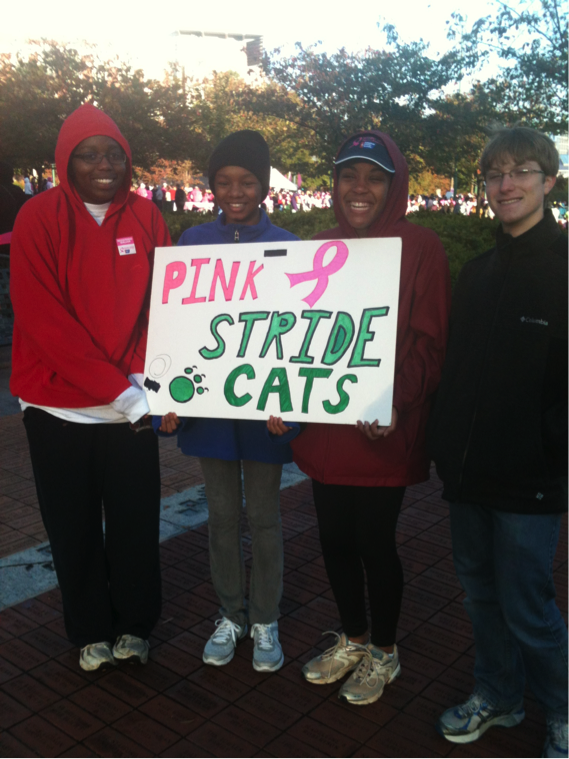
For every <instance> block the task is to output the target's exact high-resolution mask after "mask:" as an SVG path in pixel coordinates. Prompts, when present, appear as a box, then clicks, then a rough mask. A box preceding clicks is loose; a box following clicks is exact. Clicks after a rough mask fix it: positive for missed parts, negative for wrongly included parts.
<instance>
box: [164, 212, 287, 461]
mask: <svg viewBox="0 0 569 759" xmlns="http://www.w3.org/2000/svg"><path fill="white" fill-rule="evenodd" d="M224 221H225V214H223V213H222V214H220V215H219V216H218V217H217V219H216V220H215V221H212V222H210V223H209V224H200V225H199V226H197V227H190V229H186V231H185V232H184V233H183V234H182V236H181V237H180V240H179V241H178V245H219V244H220V243H232V244H234V243H237V242H279V241H281V240H298V239H299V238H298V237H297V236H296V235H293V234H292V233H291V232H288V231H287V230H286V229H280V227H275V226H274V225H273V224H271V222H270V220H269V217H268V216H267V214H266V213H265V212H264V211H263V210H261V220H260V222H259V223H258V224H255V225H253V226H249V225H243V224H224ZM181 422H182V423H181V425H180V427H178V430H177V435H178V447H179V448H181V450H182V453H185V454H186V455H188V456H202V457H206V458H213V459H223V460H224V461H237V460H242V459H246V460H247V461H262V462H264V463H266V464H287V463H289V462H291V461H292V451H291V449H290V446H289V445H288V441H289V440H292V438H294V437H295V436H296V434H298V425H294V426H293V429H292V430H291V431H290V432H289V433H287V434H286V435H283V436H282V437H279V438H274V437H273V436H272V435H270V434H269V432H268V430H267V423H266V422H265V421H258V420H252V419H207V418H201V417H195V418H185V419H181ZM160 423H161V417H159V416H155V417H154V418H153V425H154V429H155V430H156V431H157V430H158V427H159V426H160ZM158 434H159V435H162V434H164V433H161V432H159V433H158Z"/></svg>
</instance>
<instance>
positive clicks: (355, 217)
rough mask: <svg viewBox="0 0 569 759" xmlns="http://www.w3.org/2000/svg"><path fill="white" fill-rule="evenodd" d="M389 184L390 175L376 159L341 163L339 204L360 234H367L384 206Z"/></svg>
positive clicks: (349, 221) (351, 224) (361, 235)
mask: <svg viewBox="0 0 569 759" xmlns="http://www.w3.org/2000/svg"><path fill="white" fill-rule="evenodd" d="M390 184H391V175H390V174H388V173H387V172H386V171H383V169H381V168H380V167H379V166H378V165H377V164H376V163H370V162H368V161H357V162H354V163H350V164H348V165H347V166H341V167H340V175H339V177H338V197H339V199H340V206H341V208H342V211H343V213H344V216H345V217H346V220H347V222H348V224H350V226H352V227H353V228H354V229H355V230H356V232H357V234H358V236H359V237H367V236H368V234H369V228H370V227H371V225H372V224H373V222H374V221H375V220H376V219H377V218H378V217H379V215H380V214H381V212H382V211H383V209H384V208H385V204H386V203H387V195H388V193H389V185H390Z"/></svg>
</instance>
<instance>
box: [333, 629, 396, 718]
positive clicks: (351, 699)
mask: <svg viewBox="0 0 569 759" xmlns="http://www.w3.org/2000/svg"><path fill="white" fill-rule="evenodd" d="M400 674H401V665H400V664H399V653H398V651H397V646H394V647H393V653H392V654H388V653H387V652H385V651H383V650H382V649H381V648H378V647H377V646H374V645H373V644H371V643H368V645H367V646H366V654H365V656H364V657H363V658H362V660H361V661H360V663H359V664H358V666H357V668H356V669H355V670H354V672H353V673H352V675H351V676H350V677H349V678H348V680H346V682H345V683H344V684H343V685H342V687H341V688H340V692H339V693H338V698H339V699H340V700H341V701H344V702H345V703H347V704H354V705H355V706H365V705H366V704H373V703H374V702H375V701H377V699H378V698H380V697H381V694H382V693H383V689H384V688H385V686H386V685H388V684H389V683H391V682H393V680H395V678H396V677H399V675H400Z"/></svg>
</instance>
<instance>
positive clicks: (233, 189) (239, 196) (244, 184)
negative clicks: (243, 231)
mask: <svg viewBox="0 0 569 759" xmlns="http://www.w3.org/2000/svg"><path fill="white" fill-rule="evenodd" d="M262 195H263V191H262V188H261V183H260V182H259V180H258V179H257V177H256V176H255V175H254V174H251V172H250V171H247V169H244V168H242V167H241V166H223V168H221V169H219V171H218V172H217V173H216V175H215V198H216V200H217V202H218V204H219V207H220V208H221V210H222V211H223V213H224V214H225V221H226V223H227V224H246V225H248V226H250V225H253V224H258V223H259V221H260V218H261V211H260V209H259V206H260V205H261V202H262V201H263V197H262Z"/></svg>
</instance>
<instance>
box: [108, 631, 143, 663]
mask: <svg viewBox="0 0 569 759" xmlns="http://www.w3.org/2000/svg"><path fill="white" fill-rule="evenodd" d="M149 650H150V644H149V643H148V641H147V640H144V638H138V637H137V636H136V635H119V637H118V638H117V640H116V642H115V645H114V646H113V656H114V657H115V659H117V661H121V662H133V663H134V662H137V663H138V664H146V662H147V661H148V651H149Z"/></svg>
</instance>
